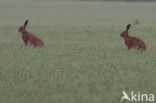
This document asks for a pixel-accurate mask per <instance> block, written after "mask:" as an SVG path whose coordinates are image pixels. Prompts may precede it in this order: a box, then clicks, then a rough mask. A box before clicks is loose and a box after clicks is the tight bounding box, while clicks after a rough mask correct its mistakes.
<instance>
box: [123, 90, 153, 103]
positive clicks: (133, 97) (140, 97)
mask: <svg viewBox="0 0 156 103" xmlns="http://www.w3.org/2000/svg"><path fill="white" fill-rule="evenodd" d="M122 94H123V96H122V98H121V101H122V102H123V101H124V100H128V101H133V102H144V101H146V102H154V94H145V93H141V92H137V93H135V92H134V91H131V93H130V95H129V96H128V94H127V93H126V92H125V91H122Z"/></svg>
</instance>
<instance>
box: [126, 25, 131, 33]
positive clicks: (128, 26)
mask: <svg viewBox="0 0 156 103" xmlns="http://www.w3.org/2000/svg"><path fill="white" fill-rule="evenodd" d="M130 27H131V24H128V25H127V28H126V32H128V30H129V28H130Z"/></svg>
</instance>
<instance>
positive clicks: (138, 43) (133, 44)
mask: <svg viewBox="0 0 156 103" xmlns="http://www.w3.org/2000/svg"><path fill="white" fill-rule="evenodd" d="M130 27H131V25H130V24H128V25H127V28H126V31H124V32H122V33H121V35H120V36H121V37H123V38H124V40H125V44H126V45H127V47H128V50H129V49H131V48H135V49H136V50H142V51H145V50H146V49H147V48H146V44H145V43H144V42H143V41H142V40H141V39H139V38H137V37H132V36H129V34H128V30H129V29H130Z"/></svg>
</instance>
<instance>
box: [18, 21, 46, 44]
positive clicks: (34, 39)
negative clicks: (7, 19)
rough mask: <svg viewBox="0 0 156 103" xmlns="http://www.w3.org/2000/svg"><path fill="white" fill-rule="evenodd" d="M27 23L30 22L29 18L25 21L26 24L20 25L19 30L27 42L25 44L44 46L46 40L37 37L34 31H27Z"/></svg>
mask: <svg viewBox="0 0 156 103" xmlns="http://www.w3.org/2000/svg"><path fill="white" fill-rule="evenodd" d="M27 24H28V20H26V21H25V23H24V26H22V27H20V28H19V30H18V31H19V32H21V34H22V40H23V42H24V43H25V45H32V46H40V47H43V46H44V42H43V41H42V40H41V39H39V38H38V37H36V36H35V35H33V34H32V33H30V32H27V31H26V26H27Z"/></svg>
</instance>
